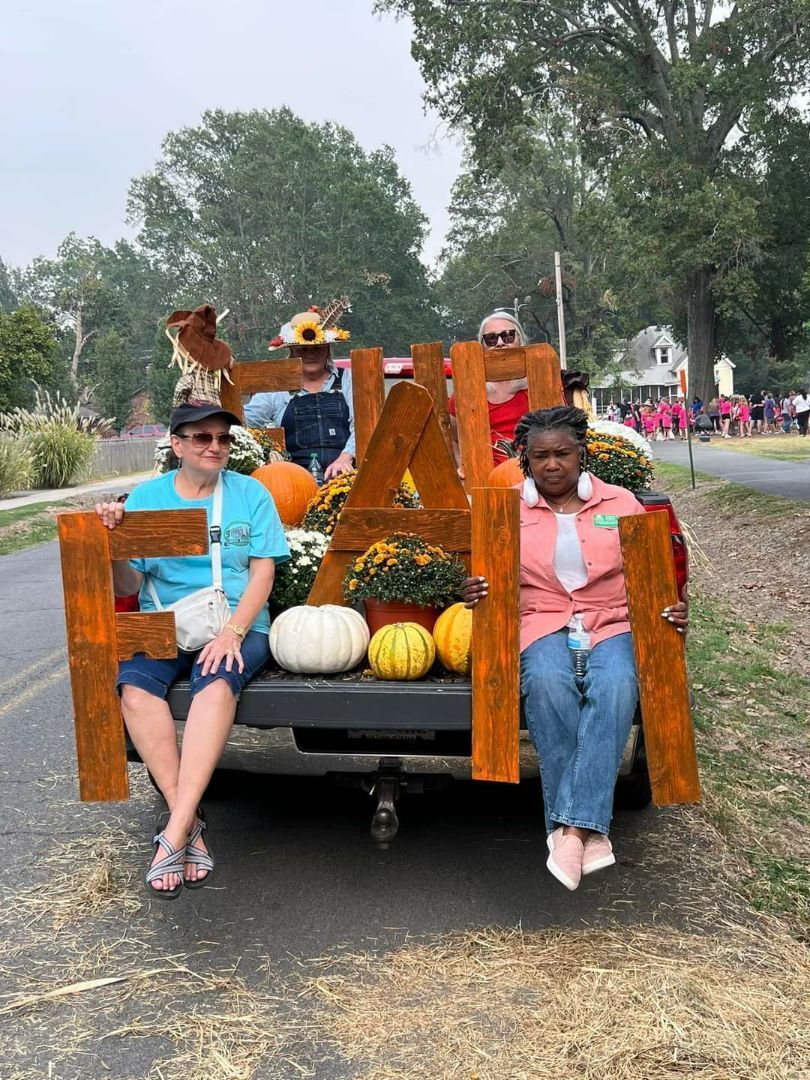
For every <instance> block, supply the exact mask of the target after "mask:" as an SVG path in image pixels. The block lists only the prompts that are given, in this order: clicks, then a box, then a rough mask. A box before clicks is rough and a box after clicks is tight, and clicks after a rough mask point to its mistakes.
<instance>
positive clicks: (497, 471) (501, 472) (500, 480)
mask: <svg viewBox="0 0 810 1080" xmlns="http://www.w3.org/2000/svg"><path fill="white" fill-rule="evenodd" d="M525 479H526V478H525V476H524V475H523V473H522V472H521V471H520V462H519V461H518V459H517V458H514V457H513V458H507V459H506V461H502V462H501V463H500V465H496V466H495V468H494V469H493V470H492V472H491V473H490V474H489V476H488V478H487V485H488V486H489V487H514V486H515V484H522V483H523V481H524V480H525Z"/></svg>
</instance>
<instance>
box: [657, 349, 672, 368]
mask: <svg viewBox="0 0 810 1080" xmlns="http://www.w3.org/2000/svg"><path fill="white" fill-rule="evenodd" d="M656 352H657V353H658V363H659V364H668V363H669V362H670V360H671V359H672V356H671V354H670V350H669V349H667V348H660V349H656Z"/></svg>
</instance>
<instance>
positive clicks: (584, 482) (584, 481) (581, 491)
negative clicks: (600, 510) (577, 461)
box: [577, 469, 593, 502]
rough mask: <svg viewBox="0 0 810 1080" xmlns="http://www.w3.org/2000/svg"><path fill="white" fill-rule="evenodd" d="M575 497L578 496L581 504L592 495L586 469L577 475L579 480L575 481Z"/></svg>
mask: <svg viewBox="0 0 810 1080" xmlns="http://www.w3.org/2000/svg"><path fill="white" fill-rule="evenodd" d="M577 495H579V497H580V499H582V501H583V502H587V501H588V499H590V498H591V496H592V495H593V483H592V481H591V474H590V473H589V472H588V470H587V469H583V470H582V472H581V473H580V474H579V480H577Z"/></svg>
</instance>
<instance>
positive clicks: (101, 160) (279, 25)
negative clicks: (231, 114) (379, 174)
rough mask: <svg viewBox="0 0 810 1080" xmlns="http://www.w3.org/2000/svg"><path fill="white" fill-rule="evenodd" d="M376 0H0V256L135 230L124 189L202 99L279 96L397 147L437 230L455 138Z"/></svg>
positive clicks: (256, 103)
mask: <svg viewBox="0 0 810 1080" xmlns="http://www.w3.org/2000/svg"><path fill="white" fill-rule="evenodd" d="M372 5H373V0H297V2H295V3H292V2H289V0H283V2H274V0H227V2H223V0H219V2H214V0H193V2H192V0H137V3H122V2H120V0H3V5H2V6H3V18H2V32H0V258H2V259H3V261H4V262H6V263H7V264H8V265H12V266H20V265H23V264H25V263H27V262H29V261H30V260H31V259H32V258H33V257H34V256H36V255H46V256H53V255H54V254H55V252H56V248H57V245H58V244H59V243H60V241H61V240H62V239H63V238H64V237H65V236H66V235H67V234H68V233H69V232H71V231H75V232H76V233H78V234H79V235H80V236H88V235H90V236H95V237H97V238H98V239H99V240H101V241H102V243H105V244H110V243H112V242H113V241H115V240H116V239H118V238H119V237H122V236H131V235H132V230H131V229H130V228H129V227H128V226H127V225H126V220H125V217H126V196H127V189H128V186H129V181H130V180H131V178H132V177H134V176H137V175H141V174H142V173H144V172H146V171H148V170H149V169H150V168H151V167H152V166H153V164H154V163H155V161H156V160H157V158H158V157H159V155H160V144H161V141H162V139H163V137H164V136H165V135H166V133H167V132H169V131H172V130H176V129H177V128H180V127H186V126H189V125H193V124H196V123H197V122H198V121H199V118H200V115H201V113H202V112H203V110H205V109H209V108H223V109H253V108H269V109H272V108H277V107H279V106H281V105H288V106H289V107H290V108H291V109H292V110H293V111H294V112H295V113H297V114H298V115H299V116H301V117H303V118H304V119H305V120H308V121H318V122H320V121H324V120H333V121H336V122H337V123H340V124H343V125H345V126H346V127H347V128H349V129H350V130H351V131H352V132H353V133H354V135H355V137H356V138H357V139H358V141H359V142H360V144H361V145H362V146H363V147H364V148H365V149H367V150H373V149H375V148H377V147H379V146H382V145H383V144H388V145H390V146H392V147H393V148H394V151H395V153H396V158H397V162H398V164H399V167H400V170H401V172H402V173H403V175H404V176H405V177H406V178H407V179H408V180H409V182H410V184H411V186H412V191H413V195H414V198H415V199H416V201H417V203H418V204H419V205H420V206H421V208H422V210H423V211H424V212H425V214H426V215H427V216H428V218H429V219H430V223H431V229H430V235H429V238H428V240H427V242H426V244H425V250H424V252H423V256H424V258H425V260H426V261H427V262H432V261H433V260H434V259H435V257H436V255H437V254H438V252H439V250H440V249H441V246H442V241H443V237H444V234H445V232H446V229H447V223H448V218H447V204H448V202H449V196H450V189H451V186H452V184H453V181H454V179H455V177H456V176H457V174H458V171H459V168H460V162H461V149H460V147H459V145H458V143H457V142H456V141H455V140H454V139H453V137H452V136H450V135H449V134H448V132H447V130H446V128H444V126H443V125H442V124H441V122H440V121H439V118H438V117H437V116H436V115H435V114H433V113H426V112H425V108H424V104H423V101H422V93H423V90H424V84H423V82H422V78H421V76H420V74H419V71H418V68H417V66H416V64H415V63H414V61H413V60H412V59H411V56H410V27H409V25H408V24H407V23H403V22H400V23H397V22H395V21H394V20H393V19H392V18H391V17H390V16H385V17H384V18H381V17H379V16H376V15H374V14H373V13H372Z"/></svg>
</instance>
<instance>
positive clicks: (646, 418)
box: [641, 405, 658, 441]
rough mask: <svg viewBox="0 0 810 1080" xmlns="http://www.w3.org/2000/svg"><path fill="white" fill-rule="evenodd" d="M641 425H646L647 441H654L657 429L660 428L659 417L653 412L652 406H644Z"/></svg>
mask: <svg viewBox="0 0 810 1080" xmlns="http://www.w3.org/2000/svg"><path fill="white" fill-rule="evenodd" d="M641 423H642V424H643V425H644V435H645V436H646V438H647V440H648V441H650V440H652V437H653V435H654V434H655V429H656V428H657V427H658V417H657V416H656V415H655V413H654V412H653V409H652V405H644V406H642V410H641Z"/></svg>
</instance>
